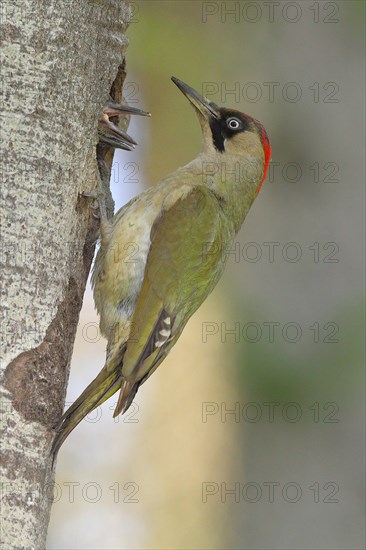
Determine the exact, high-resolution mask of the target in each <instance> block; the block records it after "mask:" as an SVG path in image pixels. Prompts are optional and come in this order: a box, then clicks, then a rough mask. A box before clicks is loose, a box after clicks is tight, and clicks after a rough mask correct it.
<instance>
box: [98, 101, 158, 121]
mask: <svg viewBox="0 0 366 550" xmlns="http://www.w3.org/2000/svg"><path fill="white" fill-rule="evenodd" d="M103 114H104V115H107V116H108V117H110V116H120V115H140V116H151V114H150V113H147V112H146V111H143V110H142V109H136V108H135V107H130V106H129V105H121V104H120V103H116V102H115V101H113V99H109V100H108V101H107V103H106V104H105V105H104V108H103Z"/></svg>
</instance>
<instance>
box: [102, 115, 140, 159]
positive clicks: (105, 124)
mask: <svg viewBox="0 0 366 550" xmlns="http://www.w3.org/2000/svg"><path fill="white" fill-rule="evenodd" d="M99 140H100V141H101V142H102V143H105V144H106V145H111V146H112V147H117V148H118V149H125V150H126V151H132V150H133V149H134V148H135V146H136V145H137V143H136V141H135V140H134V139H133V138H132V137H131V136H129V135H128V134H127V133H126V132H123V131H122V130H121V129H120V128H118V126H116V125H115V124H114V123H113V122H112V121H111V120H109V118H108V115H107V114H106V113H103V115H102V116H101V117H100V120H99Z"/></svg>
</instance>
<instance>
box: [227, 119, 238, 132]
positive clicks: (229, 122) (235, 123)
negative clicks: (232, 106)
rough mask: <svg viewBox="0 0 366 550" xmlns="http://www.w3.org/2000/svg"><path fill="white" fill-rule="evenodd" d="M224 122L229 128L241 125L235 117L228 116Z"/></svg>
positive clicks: (236, 127) (235, 128) (234, 128)
mask: <svg viewBox="0 0 366 550" xmlns="http://www.w3.org/2000/svg"><path fill="white" fill-rule="evenodd" d="M226 124H227V126H228V127H229V128H230V130H237V129H238V128H240V126H241V122H240V120H238V119H237V118H229V119H228V120H227V121H226Z"/></svg>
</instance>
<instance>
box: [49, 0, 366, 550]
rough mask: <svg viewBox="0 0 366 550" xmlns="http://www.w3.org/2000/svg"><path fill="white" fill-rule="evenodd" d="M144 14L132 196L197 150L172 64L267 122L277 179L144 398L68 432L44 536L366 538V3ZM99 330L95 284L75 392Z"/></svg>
mask: <svg viewBox="0 0 366 550" xmlns="http://www.w3.org/2000/svg"><path fill="white" fill-rule="evenodd" d="M270 4H271V5H270ZM133 9H134V22H133V23H132V24H131V26H130V29H129V33H128V34H129V37H130V46H129V49H128V55H127V61H128V71H129V72H128V78H127V82H126V87H125V93H126V96H127V99H128V100H129V102H130V104H131V105H133V106H140V107H143V108H146V109H148V110H150V111H151V112H152V113H153V116H152V118H151V120H137V119H135V120H133V121H132V123H131V125H130V129H129V133H130V134H131V135H133V136H134V137H135V138H136V140H137V141H138V143H139V147H138V149H137V151H136V152H133V153H118V154H117V155H116V157H115V160H116V162H115V167H114V172H113V178H112V180H113V181H112V185H113V193H114V196H115V198H116V201H117V206H118V207H119V206H121V205H122V204H124V203H125V202H126V201H127V200H128V199H129V198H130V197H131V196H133V195H135V194H136V193H138V192H140V191H141V190H142V189H144V188H145V187H147V186H149V185H152V184H154V183H155V182H157V181H158V180H159V179H160V178H162V177H163V176H164V175H166V174H167V173H169V172H170V171H173V170H175V169H176V168H177V167H178V166H181V165H183V164H185V163H186V162H188V161H189V160H191V159H192V158H193V156H195V155H196V153H197V151H198V149H199V146H200V130H199V126H198V124H197V121H196V120H195V115H194V113H193V110H192V109H191V108H190V106H189V105H188V103H187V101H186V100H185V99H184V97H183V96H182V95H181V94H180V93H179V91H178V90H177V89H176V88H175V86H174V85H173V84H172V83H171V82H170V76H172V75H174V76H177V77H179V78H180V79H182V80H184V81H186V82H187V83H188V84H190V85H192V86H193V87H195V88H196V89H198V90H199V91H201V92H202V91H203V92H206V93H207V94H208V95H209V97H210V98H211V99H212V100H213V101H215V102H216V103H218V104H221V105H225V106H226V107H233V108H236V109H240V110H242V111H244V112H247V113H248V114H250V115H252V116H254V117H256V118H258V119H259V120H261V121H262V122H263V123H264V125H265V127H266V129H267V131H268V133H269V135H270V138H271V142H272V147H273V153H272V167H271V171H270V178H269V180H270V181H268V179H267V182H266V183H265V184H264V186H263V189H262V192H261V193H260V195H259V197H258V199H257V200H256V202H255V204H254V205H253V207H252V209H251V212H250V214H249V215H248V217H247V219H246V221H245V223H244V226H243V228H242V230H241V232H240V234H239V235H238V239H237V243H236V244H235V248H234V252H235V253H233V254H232V255H231V256H230V259H229V262H228V267H227V270H226V272H225V275H224V277H223V279H222V281H221V282H220V284H219V285H218V287H217V288H216V290H215V291H214V293H213V294H212V295H211V296H210V298H209V299H208V300H207V302H206V303H205V304H204V306H203V307H202V308H201V309H200V310H199V311H198V312H197V313H196V314H195V315H194V317H193V318H192V319H191V321H190V322H189V324H188V326H187V328H186V330H185V332H184V334H183V336H182V337H181V339H180V341H179V342H178V344H177V345H176V347H175V348H174V350H173V351H172V353H171V354H170V356H169V358H168V359H167V360H166V361H165V362H164V364H163V365H162V366H161V367H160V369H158V371H157V372H156V373H155V374H154V376H153V377H152V378H151V379H150V380H149V382H148V383H147V384H146V385H144V386H143V387H142V388H141V389H140V391H139V393H138V395H137V398H136V401H135V405H134V407H133V408H132V409H131V412H129V413H128V414H127V415H126V416H125V417H122V418H119V419H117V420H115V421H114V420H113V419H112V410H113V405H114V404H115V399H113V398H112V399H111V402H110V403H106V404H105V406H104V407H103V408H102V409H100V410H98V411H97V412H96V414H95V415H91V416H90V417H89V418H88V420H87V421H84V422H83V423H82V424H81V425H80V426H79V427H78V428H77V429H76V430H75V431H74V433H73V434H72V435H71V436H70V438H69V439H68V440H67V441H66V443H65V444H64V446H63V448H62V449H61V452H60V454H59V459H58V464H57V478H56V483H57V484H56V492H55V500H56V502H55V504H54V506H53V514H52V520H51V526H50V532H49V539H48V547H49V548H50V549H54V550H56V549H57V550H61V549H62V550H66V549H80V550H81V549H83V550H84V549H108V550H109V549H122V548H123V549H146V550H150V549H151V550H152V549H198V548H200V549H224V548H225V549H262V548H268V549H272V548H273V549H304V548H307V549H323V548H324V549H325V548H326V549H338V548H339V549H343V548H352V549H358V548H364V510H363V502H364V500H363V490H364V448H365V436H364V371H363V360H364V356H363V346H362V341H363V338H364V320H363V315H362V312H363V289H364V276H363V275H364V270H363V267H364V236H363V225H364V224H363V221H364V191H363V182H364V169H363V158H364V153H365V142H364V132H363V130H364V106H363V96H364V53H363V44H364V29H363V19H364V3H363V2H358V1H352V0H347V1H337V2H322V1H320V2H307V1H302V2H286V1H285V2H279V3H277V2H275V3H273V5H272V3H267V2H261V1H259V2H189V1H179V2H172V1H164V2H155V1H151V0H149V1H148V2H138V3H133ZM97 324H98V319H97V316H96V314H95V312H94V307H93V301H92V298H91V294H90V291H89V292H88V294H87V295H86V297H85V302H84V307H83V311H82V315H81V318H80V326H79V331H78V337H77V341H76V345H75V352H74V359H73V364H72V370H71V377H70V385H69V389H68V397H67V400H68V401H69V402H72V401H73V400H74V399H75V398H76V397H77V396H78V395H79V394H80V392H81V391H82V389H83V388H84V387H85V386H86V385H87V384H88V383H89V381H90V380H91V379H92V378H93V377H94V376H95V374H96V373H97V372H98V371H99V370H100V368H101V367H102V365H103V362H104V350H105V342H104V341H103V340H102V339H99V336H98V334H97V331H96V327H97ZM230 331H234V332H230ZM230 411H233V412H232V413H230Z"/></svg>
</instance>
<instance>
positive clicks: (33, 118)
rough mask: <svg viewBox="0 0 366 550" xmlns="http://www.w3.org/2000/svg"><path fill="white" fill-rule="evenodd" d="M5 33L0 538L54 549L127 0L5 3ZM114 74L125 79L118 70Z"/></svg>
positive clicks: (11, 545) (11, 544) (6, 543)
mask: <svg viewBox="0 0 366 550" xmlns="http://www.w3.org/2000/svg"><path fill="white" fill-rule="evenodd" d="M2 4H3V6H2V10H3V11H2V14H1V34H2V69H1V77H2V80H1V83H2V89H1V92H2V113H1V142H2V152H1V158H2V173H1V176H2V184H1V187H2V191H1V192H2V201H1V207H2V216H1V220H2V227H1V262H2V267H1V270H2V276H1V278H2V303H1V337H2V346H1V347H2V360H1V370H0V382H1V397H0V400H1V403H0V404H1V410H2V426H1V430H2V432H1V518H0V519H1V544H2V547H3V548H5V549H6V550H10V549H15V548H16V549H23V548H24V549H30V548H34V549H35V550H40V549H42V548H44V547H45V541H46V535H47V526H48V521H49V515H50V508H51V504H52V492H53V489H52V487H53V481H54V477H53V476H54V474H53V472H52V471H51V459H50V456H49V450H50V446H51V442H52V437H53V431H52V427H53V426H54V425H55V423H56V421H57V420H58V419H59V417H60V415H61V414H62V410H63V404H64V398H65V393H66V385H67V379H68V371H69V364H70V358H71V353H72V348H73V343H74V337H75V332H76V327H77V323H78V317H79V312H80V308H81V304H82V299H83V294H84V289H85V284H86V280H87V277H88V273H89V270H90V265H91V262H92V258H93V254H94V246H95V237H96V233H97V229H98V221H97V220H96V219H95V217H93V215H92V210H91V208H90V200H88V199H86V198H83V197H81V196H80V193H82V192H90V191H93V190H95V189H96V187H97V163H96V143H97V141H98V136H97V124H98V117H99V114H100V112H101V107H102V105H103V103H104V102H105V100H106V99H107V97H108V93H109V91H110V89H111V86H112V84H113V83H114V84H113V86H114V88H113V90H114V92H115V97H116V99H120V97H118V95H119V92H120V87H121V84H122V80H123V74H124V73H123V70H122V69H121V64H122V62H123V59H124V51H125V48H126V45H127V39H126V38H125V36H124V32H125V30H126V27H127V24H128V21H129V18H130V9H129V7H128V5H126V4H125V3H124V2H121V1H120V0H94V1H91V0H81V1H79V2H75V1H74V0H70V1H69V0H62V1H61V2H60V1H59V0H5V1H3V3H2ZM116 77H117V78H116Z"/></svg>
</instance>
